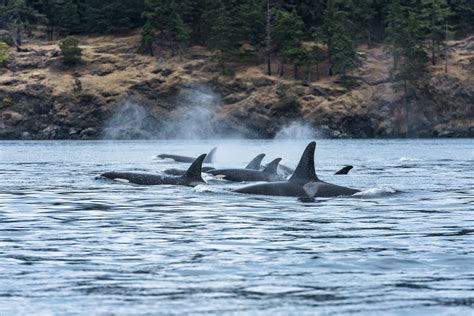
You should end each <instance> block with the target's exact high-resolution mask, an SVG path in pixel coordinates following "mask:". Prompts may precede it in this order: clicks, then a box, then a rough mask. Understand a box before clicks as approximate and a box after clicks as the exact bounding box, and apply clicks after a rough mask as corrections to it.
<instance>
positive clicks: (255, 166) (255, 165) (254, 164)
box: [245, 154, 265, 170]
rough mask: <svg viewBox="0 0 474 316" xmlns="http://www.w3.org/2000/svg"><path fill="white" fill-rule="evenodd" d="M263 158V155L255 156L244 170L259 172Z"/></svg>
mask: <svg viewBox="0 0 474 316" xmlns="http://www.w3.org/2000/svg"><path fill="white" fill-rule="evenodd" d="M263 157H265V154H260V155H257V156H256V157H255V158H253V159H252V161H251V162H249V164H248V165H247V166H246V167H245V169H251V170H260V165H261V164H262V160H263Z"/></svg>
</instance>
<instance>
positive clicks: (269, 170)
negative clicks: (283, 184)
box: [263, 158, 281, 174]
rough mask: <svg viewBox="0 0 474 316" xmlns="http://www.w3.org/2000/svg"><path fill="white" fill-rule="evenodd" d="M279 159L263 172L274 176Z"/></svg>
mask: <svg viewBox="0 0 474 316" xmlns="http://www.w3.org/2000/svg"><path fill="white" fill-rule="evenodd" d="M280 161H281V158H277V159H275V160H273V161H272V162H270V163H269V164H268V165H267V167H266V168H265V169H263V172H266V173H270V174H276V173H277V170H278V164H279V163H280Z"/></svg>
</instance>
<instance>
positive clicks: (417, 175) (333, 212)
mask: <svg viewBox="0 0 474 316" xmlns="http://www.w3.org/2000/svg"><path fill="white" fill-rule="evenodd" d="M306 143H307V142H305V141H295V142H288V141H279V142H274V141H215V142H214V141H143V142H140V141H133V142H0V315H11V314H13V315H32V314H46V315H48V314H55V315H56V314H85V315H90V314H100V315H110V314H114V315H129V314H136V315H147V314H149V315H152V314H153V315H155V314H207V313H212V314H216V315H222V314H264V315H265V314H272V315H273V314H275V315H286V314H293V315H303V314H307V315H314V314H331V315H333V314H349V313H359V314H362V315H380V314H396V315H406V314H415V315H419V314H443V315H472V314H473V311H474V248H473V247H474V217H473V216H474V172H473V166H474V140H472V139H467V140H321V141H318V142H317V144H318V145H317V148H316V169H317V172H318V175H319V176H320V178H322V179H324V180H327V181H329V182H333V183H337V184H341V185H346V186H350V187H354V188H359V189H361V190H363V192H362V193H361V194H359V195H358V196H354V197H346V198H331V199H318V200H316V201H314V202H310V203H303V202H301V201H298V200H297V199H295V198H284V197H265V196H251V195H239V194H235V193H232V192H230V190H231V189H232V188H235V187H239V186H241V185H240V184H229V183H226V182H225V181H222V180H217V179H212V178H210V177H206V179H207V180H208V182H209V185H207V186H206V185H200V186H198V187H196V188H188V187H179V186H150V187H143V186H136V185H130V184H125V183H118V182H113V181H107V180H98V179H96V176H97V175H99V174H100V173H101V172H105V171H112V170H117V171H127V170H140V171H150V172H159V171H162V170H164V169H167V168H176V167H183V168H184V166H185V165H183V166H181V165H179V164H176V163H171V162H166V161H157V160H155V159H153V156H155V155H157V154H159V153H165V152H167V153H169V152H173V153H179V154H189V155H193V156H197V155H198V154H200V153H204V152H207V151H208V150H209V149H210V148H212V147H213V146H214V145H218V146H219V149H218V153H217V159H218V161H217V166H243V165H245V164H246V163H247V162H248V161H249V160H250V158H252V156H253V155H256V154H258V153H261V152H264V153H267V155H268V157H267V158H266V161H269V159H270V158H275V157H277V156H281V157H282V158H283V163H286V164H288V165H290V166H294V165H295V164H296V163H297V161H298V159H299V156H300V154H301V152H302V151H303V149H304V147H305V145H306ZM345 164H352V165H354V170H353V171H352V172H351V173H350V174H349V175H347V176H334V175H332V174H333V173H334V172H335V171H336V170H338V169H339V168H340V167H342V166H344V165H345Z"/></svg>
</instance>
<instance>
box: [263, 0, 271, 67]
mask: <svg viewBox="0 0 474 316" xmlns="http://www.w3.org/2000/svg"><path fill="white" fill-rule="evenodd" d="M270 13H271V12H270V0H267V28H266V32H267V36H266V38H265V44H266V52H265V53H266V55H267V75H269V76H271V75H272V62H271V53H272V52H271V50H272V37H271V20H270V18H271V14H270Z"/></svg>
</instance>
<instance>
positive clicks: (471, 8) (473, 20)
mask: <svg viewBox="0 0 474 316" xmlns="http://www.w3.org/2000/svg"><path fill="white" fill-rule="evenodd" d="M448 5H449V8H450V10H451V11H452V13H453V14H452V15H451V16H450V23H449V24H450V25H453V26H454V27H455V30H456V34H457V35H458V36H464V35H467V34H470V33H472V32H474V1H472V0H448Z"/></svg>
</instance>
